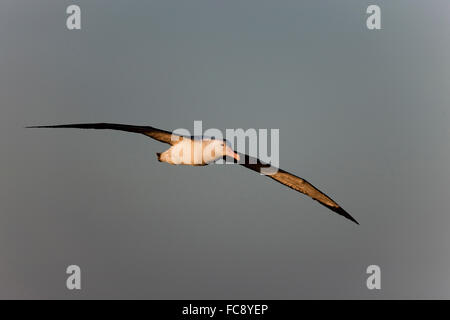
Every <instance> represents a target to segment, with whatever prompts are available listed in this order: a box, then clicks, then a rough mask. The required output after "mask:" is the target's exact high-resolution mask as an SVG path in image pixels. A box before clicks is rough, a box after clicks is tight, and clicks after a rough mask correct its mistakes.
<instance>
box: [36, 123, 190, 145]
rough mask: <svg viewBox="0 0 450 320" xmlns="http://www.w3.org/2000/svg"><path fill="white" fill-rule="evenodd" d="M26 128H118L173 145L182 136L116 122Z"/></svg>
mask: <svg viewBox="0 0 450 320" xmlns="http://www.w3.org/2000/svg"><path fill="white" fill-rule="evenodd" d="M27 128H76V129H109V130H120V131H126V132H134V133H141V134H143V135H146V136H148V137H150V138H153V139H155V140H158V141H161V142H164V143H168V144H170V145H174V144H176V143H177V142H179V141H181V140H182V138H183V137H182V136H179V135H176V134H172V133H171V132H169V131H165V130H161V129H157V128H153V127H148V126H131V125H127V124H117V123H78V124H61V125H53V126H32V127H27Z"/></svg>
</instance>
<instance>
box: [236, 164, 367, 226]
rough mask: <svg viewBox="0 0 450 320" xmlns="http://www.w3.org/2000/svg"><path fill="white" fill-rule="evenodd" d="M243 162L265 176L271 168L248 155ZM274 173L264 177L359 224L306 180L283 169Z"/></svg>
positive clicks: (245, 165)
mask: <svg viewBox="0 0 450 320" xmlns="http://www.w3.org/2000/svg"><path fill="white" fill-rule="evenodd" d="M241 160H244V161H245V162H243V163H239V164H240V165H242V166H244V167H246V168H248V169H250V170H253V171H256V172H258V173H261V174H264V173H263V172H262V171H261V169H263V168H266V169H268V168H270V165H268V164H265V163H262V162H261V161H260V160H259V159H256V158H253V157H250V156H248V155H241ZM275 169H277V168H275ZM274 171H275V173H273V174H264V175H266V176H268V177H269V178H272V179H273V180H275V181H277V182H279V183H281V184H284V185H285V186H288V187H289V188H291V189H294V190H296V191H299V192H301V193H303V194H305V195H307V196H309V197H311V198H313V199H314V200H316V201H318V202H319V203H320V204H322V205H323V206H325V207H327V208H328V209H330V210H332V211H334V212H336V213H337V214H340V215H342V216H344V217H345V218H347V219H349V220H351V221H353V222H355V223H356V224H359V223H358V222H357V221H356V220H355V219H354V218H353V217H352V216H351V215H350V214H349V213H347V212H346V211H345V210H344V209H342V208H341V206H339V205H338V204H337V203H336V202H335V201H334V200H333V199H331V198H330V197H328V196H327V195H326V194H325V193H323V192H322V191H320V190H319V189H317V188H316V187H314V186H313V185H312V184H311V183H309V182H308V181H306V180H305V179H302V178H300V177H297V176H295V175H293V174H291V173H289V172H287V171H284V170H282V169H277V170H274Z"/></svg>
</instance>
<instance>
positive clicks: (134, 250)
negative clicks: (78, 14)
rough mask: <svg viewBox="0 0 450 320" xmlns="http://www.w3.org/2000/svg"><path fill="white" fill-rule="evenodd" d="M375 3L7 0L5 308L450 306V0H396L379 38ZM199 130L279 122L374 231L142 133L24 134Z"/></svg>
mask: <svg viewBox="0 0 450 320" xmlns="http://www.w3.org/2000/svg"><path fill="white" fill-rule="evenodd" d="M72 3H76V4H78V5H80V6H81V9H82V30H81V31H68V30H67V29H66V27H65V19H66V14H65V10H66V7H67V6H68V5H69V4H72ZM369 4H374V2H373V1H371V2H368V1H357V0H355V1H331V0H330V1H317V0H311V1H286V0H283V1H256V0H255V1H253V0H245V1H237V0H231V1H211V0H208V1H206V0H203V1H197V0H189V1H167V0H164V1H162V0H160V1H126V2H125V1H100V0H95V1H92V0H90V1H56V0H46V1H44V0H39V1H36V0H28V1H25V0H3V1H1V3H0V44H1V45H0V105H1V116H0V148H1V157H0V298H67V299H71V298H150V299H164V298H167V299H170V298H177V299H197V298H201V299H219V298H227V299H241V298H246V299H300V298H370V299H372V298H374V299H377V298H450V277H449V276H448V272H449V271H448V270H450V249H449V247H448V244H449V243H450V233H449V232H448V231H449V226H450V213H449V204H448V201H449V195H450V194H449V190H450V170H449V167H448V164H449V163H450V142H449V141H450V129H449V125H448V124H449V121H450V113H449V109H450V108H449V106H450V98H449V95H448V93H449V86H450V80H449V79H450V77H449V76H450V64H449V59H448V57H449V56H450V42H449V41H448V35H449V31H450V30H449V29H450V21H449V19H448V16H449V14H450V3H449V2H448V1H427V2H423V1H406V0H404V1H376V4H378V5H380V7H381V10H382V30H380V31H369V30H367V28H366V27H365V18H366V15H365V10H366V8H367V6H368V5H369ZM194 120H202V121H203V126H204V128H220V129H225V128H278V129H280V140H281V142H280V165H281V167H282V168H283V169H285V170H288V171H290V172H293V173H295V174H297V175H299V176H301V177H303V178H306V179H308V180H309V181H310V182H312V183H313V184H315V185H316V186H317V187H318V188H320V189H322V190H323V191H325V192H326V193H327V194H329V195H330V196H331V197H332V198H334V199H335V200H337V202H338V203H340V204H341V205H342V206H343V207H344V208H345V209H346V210H347V211H348V212H349V213H350V214H352V215H353V216H354V217H355V218H356V219H358V221H360V223H361V226H359V227H358V226H356V225H354V224H352V223H350V222H349V221H348V220H346V219H344V218H342V217H339V216H337V215H335V214H333V213H332V212H331V211H329V210H327V209H326V208H324V207H322V206H320V205H319V204H317V203H316V202H314V201H312V200H311V199H309V198H307V197H305V196H302V195H300V194H298V193H296V192H294V191H291V190H289V189H287V188H284V187H283V186H281V185H279V184H277V183H275V182H272V181H271V180H270V179H267V178H264V177H260V176H258V175H257V174H255V173H254V172H251V171H249V170H247V169H245V168H242V167H233V166H218V165H216V166H210V167H201V168H198V167H197V168H190V167H172V166H169V165H166V164H163V163H159V162H157V161H156V156H155V153H156V152H161V151H163V150H165V148H167V146H166V145H163V144H160V143H159V142H156V141H153V140H150V139H147V138H145V137H142V136H139V135H132V134H126V133H118V132H93V131H88V132H84V131H77V130H39V131H36V130H34V131H32V130H26V129H24V128H23V127H24V126H26V125H39V124H59V123H72V122H98V121H102V122H120V123H129V124H141V125H153V126H156V127H160V128H162V129H175V128H187V129H191V130H192V129H193V121H194ZM70 264H77V265H79V266H80V267H81V269H82V286H83V289H82V290H81V291H80V292H72V291H68V290H67V289H66V287H65V281H66V276H67V275H66V274H65V269H66V267H67V266H68V265H70ZM371 264H377V265H379V266H380V267H381V272H382V289H381V290H380V291H369V290H368V289H367V288H366V284H365V282H366V277H367V275H366V274H365V270H366V268H367V266H368V265H371Z"/></svg>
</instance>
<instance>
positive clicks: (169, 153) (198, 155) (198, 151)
mask: <svg viewBox="0 0 450 320" xmlns="http://www.w3.org/2000/svg"><path fill="white" fill-rule="evenodd" d="M27 128H76V129H109V130H120V131H126V132H133V133H140V134H143V135H145V136H148V137H150V138H153V139H155V140H158V141H160V142H164V143H167V144H169V145H170V146H171V147H170V148H169V149H167V150H166V151H164V152H162V153H157V154H156V155H157V158H158V161H160V162H166V163H169V164H175V165H179V164H182V165H191V166H205V165H208V164H210V163H213V162H215V161H216V160H219V159H223V158H225V157H231V158H234V159H235V160H236V161H237V162H238V164H239V165H241V166H244V167H246V168H248V169H250V170H253V171H256V172H258V173H260V174H263V175H266V176H268V177H269V178H272V179H273V180H275V181H277V182H279V183H281V184H284V185H285V186H287V187H289V188H291V189H294V190H296V191H298V192H301V193H303V194H305V195H307V196H309V197H311V198H312V199H314V200H316V201H317V202H319V203H320V204H321V205H323V206H325V207H327V208H328V209H330V210H332V211H334V212H335V213H337V214H339V215H341V216H344V217H345V218H347V219H349V220H351V221H353V222H354V223H356V224H359V223H358V222H357V221H356V220H355V219H354V218H353V217H352V216H351V215H350V214H349V213H347V212H346V211H345V210H344V209H342V207H341V206H340V205H338V204H337V203H336V202H335V201H334V200H333V199H331V198H330V197H329V196H327V195H326V194H325V193H323V192H321V191H320V190H318V189H317V188H316V187H314V186H313V185H312V184H310V183H309V182H308V181H306V180H305V179H302V178H300V177H297V176H295V175H293V174H291V173H289V172H287V171H284V170H282V169H279V168H273V167H271V165H270V164H266V163H263V162H262V161H261V160H259V159H257V158H253V157H250V156H249V155H246V154H241V153H238V152H235V151H234V150H233V149H232V148H231V146H230V144H229V142H227V141H226V140H223V139H214V138H205V137H193V136H191V137H189V136H183V135H177V134H174V133H172V132H169V131H165V130H160V129H157V128H154V127H150V126H133V125H126V124H115V123H80V124H63V125H51V126H31V127H27ZM269 169H272V170H269ZM273 169H275V170H273Z"/></svg>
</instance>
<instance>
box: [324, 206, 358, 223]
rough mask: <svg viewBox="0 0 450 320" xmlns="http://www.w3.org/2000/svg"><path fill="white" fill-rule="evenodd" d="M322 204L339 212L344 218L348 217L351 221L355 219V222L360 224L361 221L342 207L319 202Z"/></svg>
mask: <svg viewBox="0 0 450 320" xmlns="http://www.w3.org/2000/svg"><path fill="white" fill-rule="evenodd" d="M319 203H320V204H321V205H324V206H325V207H327V208H328V209H330V210H332V211H334V212H336V213H337V214H339V215H341V216H343V217H344V218H347V219H348V220H350V221H353V222H354V223H356V224H357V225H359V222H358V221H356V219H355V218H353V217H352V216H351V215H350V214H349V213H348V212H347V211H345V210H344V209H342V208H341V207H332V206H327V205H326V204H324V203H321V202H319Z"/></svg>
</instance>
